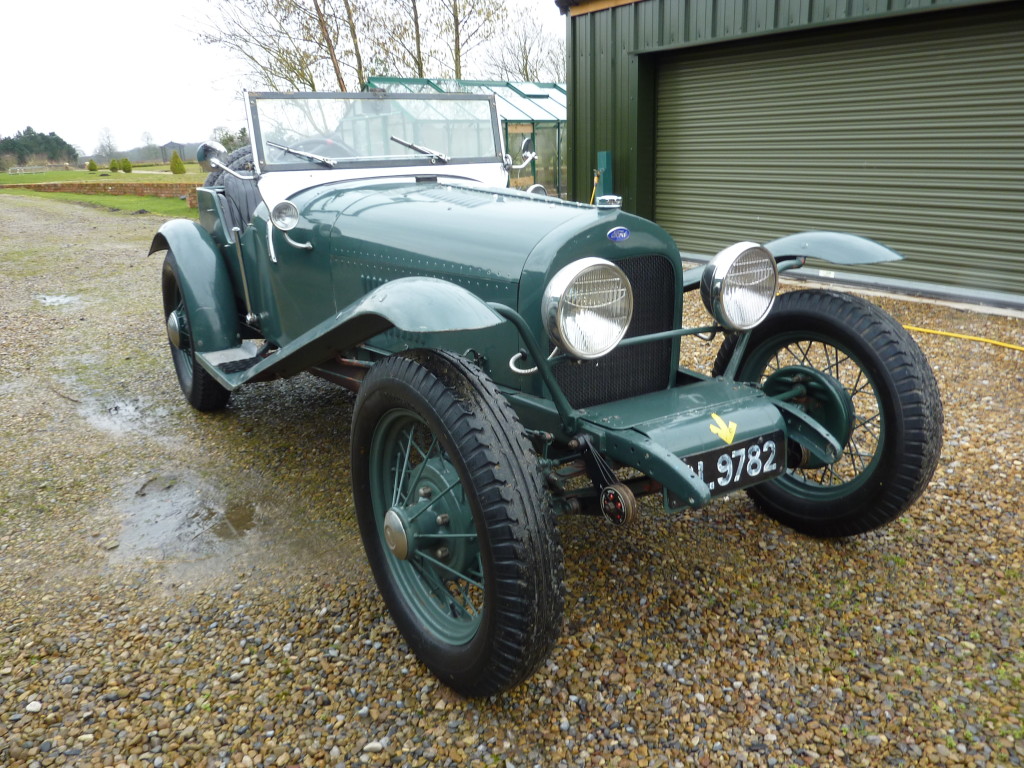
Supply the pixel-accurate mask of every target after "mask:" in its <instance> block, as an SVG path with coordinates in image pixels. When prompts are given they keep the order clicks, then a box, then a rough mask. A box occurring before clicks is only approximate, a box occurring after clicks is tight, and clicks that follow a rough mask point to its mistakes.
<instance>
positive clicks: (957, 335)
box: [903, 325, 1024, 352]
mask: <svg viewBox="0 0 1024 768" xmlns="http://www.w3.org/2000/svg"><path fill="white" fill-rule="evenodd" d="M903 327H904V328H906V329H907V330H908V331H917V332H918V333H933V334H935V335H936V336H948V337H950V338H951V339H966V340H967V341H980V342H983V343H985V344H994V345H995V346H997V347H1006V348H1007V349H1015V350H1017V351H1018V352H1024V347H1022V346H1020V345H1018V344H1007V343H1006V342H1005V341H996V340H995V339H986V338H983V337H981V336H967V335H965V334H963V333H950V332H949V331H932V330H929V329H928V328H918V327H916V326H913V325H904V326H903Z"/></svg>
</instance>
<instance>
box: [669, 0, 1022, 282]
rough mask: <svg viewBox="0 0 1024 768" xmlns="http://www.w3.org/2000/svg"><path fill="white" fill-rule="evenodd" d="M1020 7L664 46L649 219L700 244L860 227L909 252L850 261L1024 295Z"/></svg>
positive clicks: (897, 274)
mask: <svg viewBox="0 0 1024 768" xmlns="http://www.w3.org/2000/svg"><path fill="white" fill-rule="evenodd" d="M1022 6H1024V4H1021V3H1012V4H1007V5H1002V6H987V7H983V8H981V9H979V8H977V7H976V8H973V9H971V10H969V11H962V12H961V11H958V12H946V11H944V12H936V13H929V14H920V15H916V16H913V17H907V18H897V19H889V20H887V21H885V22H875V23H870V24H864V23H861V24H848V25H843V26H841V27H831V28H828V29H825V30H818V31H815V32H813V33H807V32H803V33H794V34H785V35H773V36H769V37H761V38H757V39H756V40H751V41H746V42H738V43H730V44H723V45H715V46H705V47H702V48H691V49H688V50H685V51H681V52H675V53H672V54H668V55H665V56H664V58H663V59H662V60H661V61H660V62H659V66H658V74H659V76H658V86H657V99H658V100H657V104H658V115H657V123H656V127H657V144H656V152H657V162H656V169H657V170H656V177H655V218H656V220H657V221H658V222H659V223H660V224H662V226H664V227H665V228H666V229H668V231H669V232H671V233H672V235H673V236H674V237H675V238H676V240H677V242H678V244H679V247H680V249H681V250H682V251H684V252H691V253H699V254H714V253H715V252H717V251H718V250H719V249H720V248H722V247H724V246H725V245H727V244H729V243H732V242H735V241H737V240H744V239H749V240H754V241H758V242H764V241H767V240H770V239H772V238H775V237H778V236H781V235H784V234H789V233H792V232H799V231H802V230H809V229H832V230H838V231H845V232H854V233H857V234H862V235H865V236H867V237H870V238H873V239H875V240H878V241H880V242H882V243H885V244H887V245H889V246H891V247H893V248H895V249H896V250H898V251H900V252H901V253H903V254H904V255H905V256H906V257H907V258H908V261H906V262H902V263H900V264H895V265H887V266H886V267H884V268H881V267H865V268H862V269H860V270H858V271H862V272H866V273H868V274H884V275H886V276H888V277H894V278H900V279H913V280H923V281H928V282H937V283H945V284H951V285H968V286H970V287H972V288H975V289H983V290H997V291H1008V292H1012V293H1017V294H1024V247H1022V242H1024V8H1022ZM817 266H823V265H822V264H821V263H818V264H817Z"/></svg>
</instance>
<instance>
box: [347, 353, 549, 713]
mask: <svg viewBox="0 0 1024 768" xmlns="http://www.w3.org/2000/svg"><path fill="white" fill-rule="evenodd" d="M352 479H353V487H354V493H355V501H356V514H357V516H358V518H359V528H360V532H361V534H362V538H363V544H364V546H365V548H366V554H367V558H368V559H369V562H370V566H371V567H372V569H373V573H374V577H375V579H376V581H377V585H378V587H379V588H380V591H381V594H382V595H383V597H384V600H385V602H386V604H387V606H388V609H389V610H390V612H391V615H392V617H393V619H394V621H395V624H396V625H398V628H399V630H400V631H401V632H402V634H403V636H404V637H405V639H406V641H407V642H408V643H409V645H410V647H411V648H412V650H413V651H414V652H415V653H416V655H417V656H418V657H419V658H420V659H421V660H422V661H423V662H424V663H425V664H426V665H427V667H429V668H430V670H431V671H432V672H433V673H434V674H435V675H437V677H438V678H440V679H441V680H442V681H443V682H444V683H445V684H447V685H449V686H450V687H452V688H453V689H455V690H456V691H458V692H460V693H462V694H464V695H467V696H487V695H490V694H493V693H496V692H499V691H503V690H506V689H508V688H510V687H512V686H514V685H516V684H518V683H519V682H521V681H523V680H524V679H525V678H526V677H528V676H529V675H530V674H531V673H532V672H533V671H534V670H535V669H536V668H537V667H538V666H539V665H540V664H541V663H542V662H543V661H544V659H546V658H547V655H548V653H549V652H550V651H551V648H552V647H553V645H554V643H555V641H556V640H557V639H558V636H559V633H560V631H561V622H562V609H563V593H562V576H563V565H562V549H561V545H560V543H559V539H558V531H557V528H556V527H555V523H554V517H553V515H552V512H551V508H550V500H549V498H548V496H547V494H546V492H545V491H544V489H543V487H542V486H541V480H540V475H539V472H538V469H537V466H536V460H535V457H534V453H533V451H532V449H531V448H530V445H529V443H528V442H527V440H526V438H525V435H524V434H523V429H522V427H521V425H520V424H519V422H518V419H517V418H516V416H515V413H514V412H513V411H512V409H511V407H510V406H509V405H508V402H507V401H506V400H505V399H504V398H503V397H502V396H501V394H500V393H499V392H498V391H497V389H496V388H495V387H494V385H493V383H491V382H490V380H489V379H488V378H487V377H486V376H485V375H484V374H483V372H481V371H480V370H479V369H478V368H476V367H475V366H473V365H471V364H469V363H468V362H466V361H465V360H463V359H461V358H459V357H456V356H454V355H450V354H447V353H441V352H423V351H421V352H414V353H409V354H407V355H397V356H394V357H390V358H387V359H385V360H383V361H382V362H380V363H378V364H376V365H375V366H374V367H373V368H372V369H371V370H370V372H369V373H368V374H367V376H366V379H365V380H364V381H363V384H362V386H361V388H360V392H359V397H358V399H357V401H356V407H355V413H354V415H353V427H352Z"/></svg>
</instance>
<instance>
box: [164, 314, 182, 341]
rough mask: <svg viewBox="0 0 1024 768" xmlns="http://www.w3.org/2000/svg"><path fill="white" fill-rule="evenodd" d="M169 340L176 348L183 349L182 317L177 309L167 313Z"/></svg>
mask: <svg viewBox="0 0 1024 768" xmlns="http://www.w3.org/2000/svg"><path fill="white" fill-rule="evenodd" d="M167 340H168V341H170V342H171V346H173V347H174V348H175V349H181V317H180V316H179V315H178V311H177V310H175V311H174V312H171V313H170V314H169V315H167Z"/></svg>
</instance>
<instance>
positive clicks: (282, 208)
mask: <svg viewBox="0 0 1024 768" xmlns="http://www.w3.org/2000/svg"><path fill="white" fill-rule="evenodd" d="M270 220H271V221H272V222H274V226H275V227H277V228H278V229H280V230H281V231H282V232H290V231H291V230H293V229H295V226H296V225H297V224H298V223H299V209H298V208H296V207H295V203H293V202H292V201H291V200H283V201H281V202H280V203H278V204H277V205H275V206H274V210H272V211H271V212H270Z"/></svg>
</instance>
